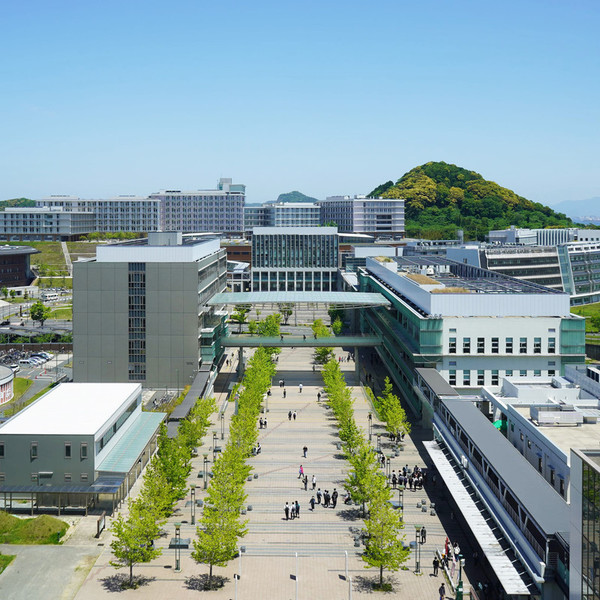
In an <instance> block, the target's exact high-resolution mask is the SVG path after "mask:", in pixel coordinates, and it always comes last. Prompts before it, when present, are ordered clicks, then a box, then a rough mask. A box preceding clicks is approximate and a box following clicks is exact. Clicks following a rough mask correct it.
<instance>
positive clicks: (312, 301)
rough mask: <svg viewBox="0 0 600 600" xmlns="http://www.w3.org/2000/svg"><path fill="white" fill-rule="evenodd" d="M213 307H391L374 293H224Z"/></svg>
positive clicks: (210, 301) (215, 299)
mask: <svg viewBox="0 0 600 600" xmlns="http://www.w3.org/2000/svg"><path fill="white" fill-rule="evenodd" d="M207 304H208V305H211V306H219V305H222V304H228V305H232V306H236V305H240V304H241V305H248V306H255V307H256V306H270V305H274V304H275V305H278V304H293V305H294V306H296V307H309V308H310V307H313V306H319V305H321V306H330V307H332V308H365V307H367V306H390V304H391V303H390V301H389V300H388V299H387V298H385V297H384V296H383V294H380V293H377V292H376V293H373V292H223V293H221V294H215V295H214V296H213V297H212V298H211V299H210V300H208V302H207Z"/></svg>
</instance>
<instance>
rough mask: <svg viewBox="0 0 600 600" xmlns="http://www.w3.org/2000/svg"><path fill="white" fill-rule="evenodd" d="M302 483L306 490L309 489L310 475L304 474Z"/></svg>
mask: <svg viewBox="0 0 600 600" xmlns="http://www.w3.org/2000/svg"><path fill="white" fill-rule="evenodd" d="M302 483H303V484H304V491H305V492H306V491H308V475H305V476H304V479H303V480H302Z"/></svg>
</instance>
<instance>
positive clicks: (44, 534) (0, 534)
mask: <svg viewBox="0 0 600 600" xmlns="http://www.w3.org/2000/svg"><path fill="white" fill-rule="evenodd" d="M68 528H69V525H68V524H67V523H65V522H64V521H61V520H60V519H56V518H55V517H51V516H50V515H40V516H39V517H35V518H34V519H19V518H17V517H15V516H13V515H11V514H9V513H7V512H5V511H3V510H0V542H1V543H3V544H58V543H60V538H62V537H63V536H64V535H65V533H66V531H67V529H68Z"/></svg>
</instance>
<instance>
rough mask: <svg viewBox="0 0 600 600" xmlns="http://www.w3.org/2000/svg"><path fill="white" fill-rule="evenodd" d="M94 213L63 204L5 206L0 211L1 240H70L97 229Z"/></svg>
mask: <svg viewBox="0 0 600 600" xmlns="http://www.w3.org/2000/svg"><path fill="white" fill-rule="evenodd" d="M94 227H95V222H94V215H93V214H92V213H90V212H87V211H79V210H78V211H68V212H67V211H64V210H62V209H61V208H6V209H5V210H3V211H0V240H2V241H19V240H34V241H54V240H61V241H65V240H71V239H77V238H79V236H81V235H84V234H86V233H90V232H92V231H95V229H94Z"/></svg>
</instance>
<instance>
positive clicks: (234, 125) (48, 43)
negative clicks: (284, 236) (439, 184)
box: [0, 0, 600, 204]
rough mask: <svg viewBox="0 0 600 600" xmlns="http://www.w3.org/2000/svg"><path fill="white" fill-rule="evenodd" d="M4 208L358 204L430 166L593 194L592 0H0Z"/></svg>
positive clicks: (595, 42)
mask: <svg viewBox="0 0 600 600" xmlns="http://www.w3.org/2000/svg"><path fill="white" fill-rule="evenodd" d="M0 23H1V24H2V34H1V36H0V45H1V56H2V58H1V59H0V85H1V86H2V93H1V95H0V123H1V132H2V145H1V150H0V165H1V167H0V173H2V177H1V178H0V198H2V199H5V198H13V197H20V196H26V197H30V198H39V197H43V196H45V195H49V194H74V195H78V196H81V197H84V198H99V197H108V196H112V195H117V194H140V195H145V194H149V193H152V192H155V191H158V190H160V189H165V188H167V189H168V188H171V189H172V188H176V189H206V188H212V187H214V186H215V184H216V183H217V180H218V178H219V177H232V178H233V179H234V181H235V182H238V183H245V184H246V185H247V186H248V187H247V199H248V201H249V202H261V201H265V200H272V199H274V198H275V197H276V196H277V195H278V194H279V193H281V192H287V191H291V190H296V189H297V190H300V191H302V192H304V193H306V194H309V195H312V196H316V197H318V198H323V197H325V196H327V195H333V194H357V193H368V192H369V191H370V190H371V189H373V188H374V187H375V186H377V185H379V184H380V183H383V182H384V181H387V180H389V179H393V180H396V179H398V178H399V177H400V176H402V175H403V174H404V173H405V172H406V171H408V170H409V169H411V168H413V167H415V166H417V165H419V164H422V163H424V162H427V161H430V160H444V161H446V162H450V163H454V164H457V165H460V166H462V167H465V168H468V169H471V170H475V171H478V172H479V173H481V174H482V175H483V176H484V177H486V178H487V179H492V180H494V181H496V182H498V183H500V184H501V185H504V186H506V187H509V188H512V189H514V190H515V191H516V192H517V193H519V194H521V195H523V196H526V197H528V198H531V199H532V200H536V201H540V202H544V203H547V204H552V203H555V202H559V201H561V200H578V199H583V198H588V197H592V196H600V162H599V158H600V135H599V134H600V131H599V129H600V127H599V122H600V117H599V110H600V93H599V92H600V35H599V33H598V32H599V31H600V2H598V0H589V1H584V0H569V1H565V0H539V1H534V0H507V1H502V2H491V1H486V0H484V1H481V0H480V1H477V0H472V1H466V0H465V1H453V0H435V1H434V0H431V1H428V0H418V1H415V0H394V1H390V2H388V1H374V2H366V1H364V0H360V1H355V0H344V1H327V0H319V1H313V0H304V1H303V2H289V1H287V0H277V1H266V0H254V1H252V2H250V1H247V0H237V1H231V0H218V1H216V0H209V1H205V0H194V1H192V0H188V1H184V0H170V1H169V2H167V1H160V2H158V1H152V0H139V1H138V0H73V1H66V0H53V1H51V2H50V1H48V0H27V1H22V0H4V2H2V11H1V13H0Z"/></svg>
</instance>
